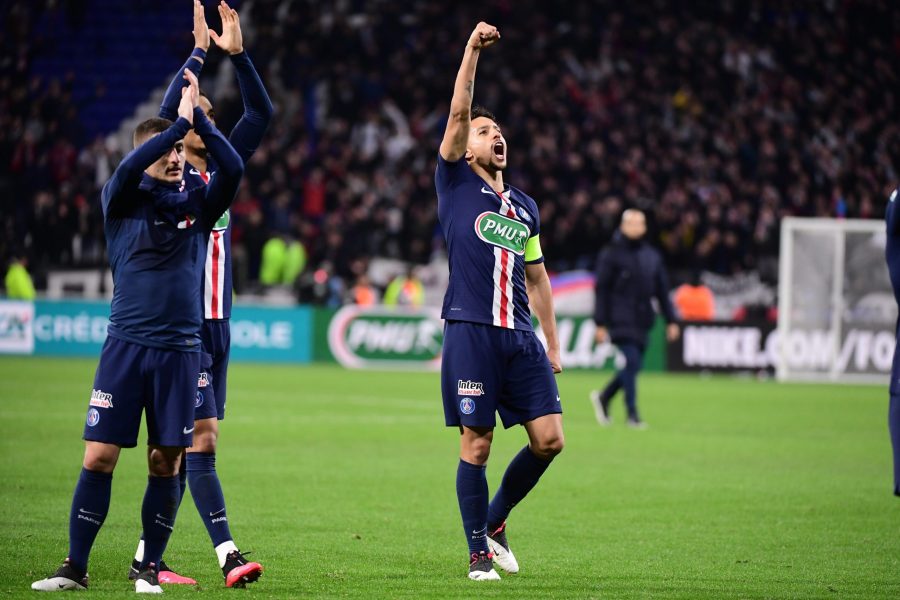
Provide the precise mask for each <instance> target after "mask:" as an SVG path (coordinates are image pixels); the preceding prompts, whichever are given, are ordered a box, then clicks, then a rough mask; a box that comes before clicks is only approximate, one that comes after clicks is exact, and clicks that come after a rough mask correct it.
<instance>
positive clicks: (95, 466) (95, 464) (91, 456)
mask: <svg viewBox="0 0 900 600" xmlns="http://www.w3.org/2000/svg"><path fill="white" fill-rule="evenodd" d="M82 464H83V465H84V468H85V469H87V470H88V471H94V472H96V473H112V472H113V470H115V468H116V457H115V456H111V455H109V454H102V453H85V455H84V462H83V463H82Z"/></svg>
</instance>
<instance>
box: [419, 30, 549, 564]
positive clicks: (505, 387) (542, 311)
mask: <svg viewBox="0 0 900 600" xmlns="http://www.w3.org/2000/svg"><path fill="white" fill-rule="evenodd" d="M499 39H500V32H499V31H497V28H496V27H493V26H491V25H488V24H486V23H483V22H482V23H479V24H478V26H477V27H476V28H475V30H474V31H473V32H472V35H471V36H470V37H469V40H468V43H467V44H466V50H465V54H464V55H463V59H462V65H461V66H460V68H459V73H458V74H457V76H456V83H455V86H454V89H453V99H452V101H451V103H450V117H449V120H448V122H447V129H446V131H445V132H444V139H443V141H442V142H441V147H440V153H439V155H438V159H437V161H438V164H437V170H436V173H435V187H436V188H437V194H438V216H439V219H440V223H441V229H442V230H443V233H444V238H445V239H446V241H447V252H448V255H449V261H450V282H449V285H448V288H447V294H446V296H445V297H444V307H443V312H442V316H443V318H444V319H445V320H446V325H445V329H444V352H443V363H442V367H441V392H442V395H443V399H444V416H445V420H446V423H447V425H448V426H452V427H459V430H460V433H461V437H460V461H459V466H458V469H457V474H456V493H457V497H458V500H459V510H460V513H461V514H462V521H463V528H464V529H465V533H466V538H467V539H468V543H469V556H470V561H469V578H470V579H473V580H496V579H500V576H499V575H498V574H497V572H496V571H495V570H494V564H493V563H494V562H495V561H496V563H497V564H498V565H499V566H500V567H501V568H502V569H503V570H505V571H507V572H508V573H516V572H518V570H519V565H518V563H517V561H516V558H515V556H514V555H513V553H512V551H511V550H510V548H509V542H508V540H507V535H506V518H507V516H508V515H509V513H510V511H511V510H512V508H513V507H514V506H516V504H518V503H519V502H520V501H521V500H522V499H523V498H524V497H525V496H526V494H528V492H529V491H530V490H531V489H532V488H533V487H534V486H535V484H536V483H537V482H538V479H540V477H541V475H542V474H543V473H544V471H545V470H546V469H547V467H548V466H549V465H550V462H551V461H552V460H553V458H554V457H555V456H556V455H557V454H559V453H560V452H561V451H562V448H563V428H562V414H561V413H562V406H561V404H560V399H559V393H558V390H557V387H556V380H555V378H554V376H553V374H554V373H559V372H561V371H562V368H561V366H560V358H559V357H560V348H559V338H558V336H557V331H556V318H555V316H554V313H553V296H552V291H551V289H550V280H549V278H548V276H547V271H546V269H545V268H544V264H543V262H544V258H543V255H542V253H541V246H540V241H539V233H540V214H539V212H538V208H537V205H536V204H535V202H534V200H532V199H531V197H529V196H528V195H527V194H525V193H524V192H522V191H521V190H519V189H517V188H514V187H512V186H510V185H508V184H505V183H504V181H503V171H504V169H505V168H506V164H507V146H506V140H505V139H504V138H503V134H502V132H501V130H500V126H499V125H498V124H497V120H496V119H495V118H494V116H493V115H492V114H490V113H489V112H487V111H486V110H484V109H480V108H475V109H472V97H473V90H474V81H475V67H476V64H477V62H478V56H479V55H480V54H481V51H482V50H483V49H484V48H486V47H488V46H491V45H493V44H494V43H496V42H497V41H498V40H499ZM529 301H530V303H531V307H532V308H533V309H534V312H535V314H536V315H537V317H538V319H539V321H540V323H541V328H542V330H543V332H544V335H545V336H546V339H547V346H548V349H547V351H546V352H545V350H544V347H543V346H542V345H541V343H540V341H539V340H538V338H537V336H536V335H535V333H534V331H533V329H532V326H531V313H530V311H529V308H528V306H529ZM496 412H499V413H500V419H501V420H502V422H503V426H504V427H506V428H509V427H512V426H513V425H519V424H521V425H523V426H524V427H525V431H526V432H527V434H528V445H527V446H525V447H524V448H522V450H521V451H520V452H519V453H518V454H517V455H516V457H515V458H513V460H512V462H511V463H510V464H509V467H507V469H506V472H505V474H504V475H503V480H502V482H501V484H500V488H499V489H498V490H497V492H496V494H495V495H494V498H493V499H492V500H491V501H490V504H489V503H488V486H487V479H486V477H485V468H486V465H487V460H488V456H489V454H490V450H491V441H492V440H493V435H494V426H495V425H496V416H495V413H496Z"/></svg>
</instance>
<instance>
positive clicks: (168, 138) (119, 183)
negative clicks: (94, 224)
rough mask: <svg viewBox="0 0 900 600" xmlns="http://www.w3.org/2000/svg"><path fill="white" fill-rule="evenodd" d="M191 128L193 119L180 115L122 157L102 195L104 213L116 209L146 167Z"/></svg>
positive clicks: (169, 148) (139, 178)
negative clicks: (119, 200)
mask: <svg viewBox="0 0 900 600" xmlns="http://www.w3.org/2000/svg"><path fill="white" fill-rule="evenodd" d="M190 129H191V121H190V120H189V119H186V118H185V117H183V116H179V117H178V120H177V121H175V122H174V123H173V124H172V125H171V126H170V127H169V128H168V129H166V130H165V131H164V132H162V133H160V134H159V135H155V136H153V137H151V138H150V139H148V140H147V141H146V142H144V143H143V144H141V145H140V146H138V147H137V148H135V149H134V150H132V151H131V152H129V153H128V155H126V156H125V158H123V159H122V162H120V163H119V166H118V167H116V170H115V171H114V172H113V174H112V177H110V178H109V181H107V182H106V185H104V186H103V193H102V194H101V195H100V198H101V205H102V208H103V214H104V215H105V214H107V213H108V212H109V211H110V210H115V208H116V203H117V200H118V199H119V198H120V197H121V195H122V192H123V191H124V190H125V189H126V188H127V187H128V186H129V185H137V183H138V182H139V181H140V180H141V177H142V176H143V174H144V169H146V168H147V167H149V166H150V165H152V164H153V163H154V162H156V161H157V160H158V159H159V158H160V157H161V156H162V155H164V154H166V153H167V152H169V151H170V150H172V147H173V146H175V144H176V143H177V142H178V141H179V140H181V139H182V138H184V136H185V134H187V132H188V131H189V130H190Z"/></svg>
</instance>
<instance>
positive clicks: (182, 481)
mask: <svg viewBox="0 0 900 600" xmlns="http://www.w3.org/2000/svg"><path fill="white" fill-rule="evenodd" d="M178 484H179V485H180V486H181V495H180V496H179V497H178V506H181V501H182V500H184V492H185V491H186V490H187V468H186V467H182V469H181V470H180V471H179V472H178ZM143 540H144V532H143V531H142V532H141V541H143Z"/></svg>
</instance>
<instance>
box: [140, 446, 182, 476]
mask: <svg viewBox="0 0 900 600" xmlns="http://www.w3.org/2000/svg"><path fill="white" fill-rule="evenodd" d="M181 454H182V453H181V449H177V450H176V449H172V448H166V449H161V448H152V449H151V450H150V452H149V454H148V455H147V467H148V469H149V471H150V475H151V476H152V477H174V476H175V475H177V474H178V466H179V464H180V463H181Z"/></svg>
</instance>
